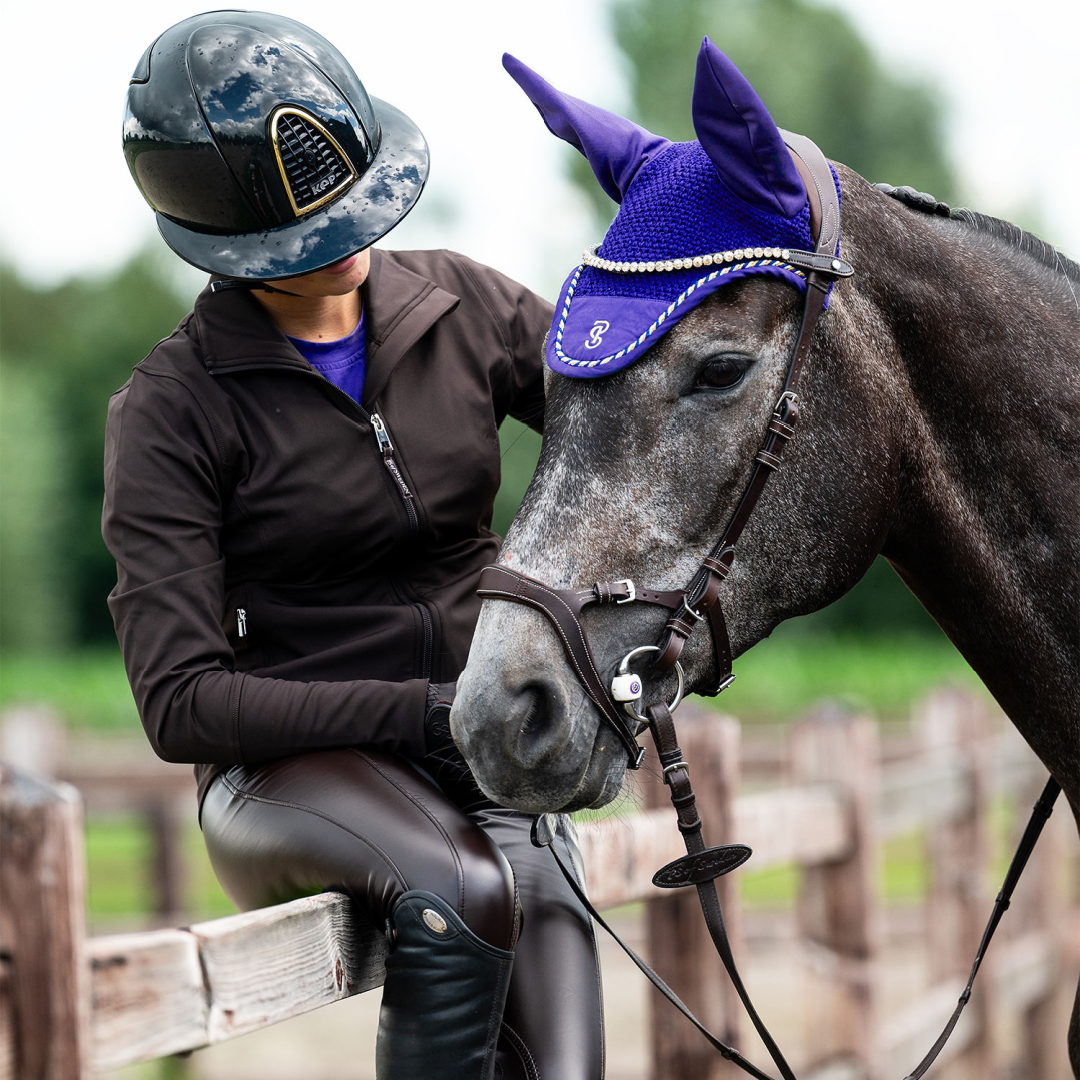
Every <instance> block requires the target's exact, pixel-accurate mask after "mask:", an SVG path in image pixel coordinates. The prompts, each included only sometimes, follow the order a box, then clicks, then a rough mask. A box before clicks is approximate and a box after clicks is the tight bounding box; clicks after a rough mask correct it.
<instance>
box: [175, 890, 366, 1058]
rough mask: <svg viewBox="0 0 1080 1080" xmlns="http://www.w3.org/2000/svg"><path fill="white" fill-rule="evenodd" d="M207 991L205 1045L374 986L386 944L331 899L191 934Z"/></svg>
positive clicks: (342, 901)
mask: <svg viewBox="0 0 1080 1080" xmlns="http://www.w3.org/2000/svg"><path fill="white" fill-rule="evenodd" d="M191 933H192V934H194V935H195V937H196V938H197V939H198V942H199V950H200V955H201V957H202V964H203V970H204V971H205V973H206V980H207V984H208V993H209V1003H210V1016H209V1021H208V1025H207V1031H208V1038H209V1041H210V1042H211V1043H215V1042H220V1041H222V1040H224V1039H231V1038H233V1037H235V1036H237V1035H242V1034H244V1033H245V1032H248V1031H256V1030H257V1029H259V1028H261V1027H266V1026H267V1025H269V1024H276V1023H278V1022H279V1021H281V1020H287V1019H288V1018H289V1017H291V1016H298V1015H299V1014H300V1013H303V1012H308V1011H309V1010H311V1009H317V1008H319V1007H320V1006H321V1005H328V1004H330V1002H332V1001H338V1000H339V999H341V998H345V997H351V996H352V995H353V994H358V993H361V992H362V991H364V990H370V989H372V988H373V987H375V986H380V985H381V984H382V982H383V980H384V979H385V961H386V952H387V950H386V938H385V935H384V934H383V932H382V929H381V928H378V929H377V928H375V927H373V926H370V925H364V923H363V922H362V921H361V919H360V917H359V916H358V914H357V912H356V911H355V909H354V908H353V906H352V905H351V904H350V903H349V902H348V900H347V899H346V898H345V897H343V896H341V895H339V894H335V893H323V894H322V895H321V896H312V897H307V898H305V899H302V900H294V901H293V902H292V903H290V904H281V905H279V906H278V907H273V908H264V909H262V910H261V911H249V912H246V913H245V914H242V915H233V916H230V917H229V918H226V919H217V920H215V921H214V922H206V923H199V924H197V925H195V926H193V927H191Z"/></svg>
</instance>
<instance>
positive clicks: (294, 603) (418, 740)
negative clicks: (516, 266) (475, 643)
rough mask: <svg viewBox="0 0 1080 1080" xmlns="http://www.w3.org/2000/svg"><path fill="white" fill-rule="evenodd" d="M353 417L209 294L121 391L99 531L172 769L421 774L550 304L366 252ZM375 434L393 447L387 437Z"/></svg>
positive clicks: (529, 405) (457, 268) (251, 317)
mask: <svg viewBox="0 0 1080 1080" xmlns="http://www.w3.org/2000/svg"><path fill="white" fill-rule="evenodd" d="M363 299H364V308H365V320H366V325H367V349H368V353H367V357H368V359H367V375H366V380H365V385H364V390H363V400H362V407H361V406H358V405H356V404H355V403H354V402H353V401H352V400H351V399H350V398H349V397H348V395H346V394H345V393H343V392H342V391H340V390H338V389H337V388H336V387H335V386H333V385H332V384H331V383H329V382H327V381H326V380H325V379H323V378H322V376H320V375H318V374H317V373H316V372H315V371H314V369H313V368H312V367H311V366H310V365H309V364H308V363H307V361H306V360H305V359H304V358H303V357H302V356H301V355H300V354H299V353H298V352H297V351H296V349H295V348H294V347H293V346H292V344H291V342H289V341H288V340H287V339H286V338H285V337H284V335H282V333H281V332H280V331H279V330H278V329H277V328H276V327H275V326H274V324H273V323H272V322H271V320H270V319H269V317H268V316H267V315H266V313H265V312H264V310H263V308H262V307H261V306H260V305H259V304H258V302H257V301H255V300H254V299H253V298H252V297H251V296H250V295H249V294H248V293H246V292H242V291H239V290H230V291H225V292H220V293H211V292H210V291H209V289H207V290H205V291H204V292H203V293H202V294H201V295H200V296H199V297H198V299H197V301H196V303H195V309H194V311H193V312H192V313H191V314H190V315H189V316H188V317H187V318H186V319H185V320H184V321H183V322H182V323H181V325H180V326H179V327H178V328H177V330H176V332H175V333H174V334H173V335H172V336H171V337H169V338H167V339H165V340H164V341H162V342H161V343H159V344H158V345H157V346H156V347H155V348H154V350H153V352H151V353H150V355H149V356H148V357H147V358H146V359H145V360H144V361H143V362H142V363H141V364H139V365H138V366H137V367H136V368H135V369H134V372H133V373H132V377H131V379H130V381H129V382H128V383H127V384H126V385H125V386H123V387H122V388H121V389H120V390H118V391H117V392H116V394H115V395H114V396H113V399H112V402H111V404H110V407H109V419H108V425H107V429H106V440H105V507H104V513H103V518H102V532H103V535H104V537H105V542H106V544H107V545H108V547H109V550H110V551H111V552H112V554H113V556H114V557H115V558H116V566H117V584H116V588H115V589H114V590H113V592H112V594H111V595H110V597H109V605H110V608H111V610H112V615H113V620H114V623H115V625H116V633H117V637H118V638H119V641H120V648H121V651H122V652H123V655H124V663H125V666H126V668H127V674H128V679H129V680H130V682H131V688H132V691H133V693H134V695H135V701H136V703H137V705H138V708H139V714H140V716H141V717H142V721H143V726H144V727H145V729H146V733H147V736H148V737H149V739H150V742H151V743H152V745H153V747H154V749H155V750H156V751H157V753H158V754H159V755H160V756H161V757H163V758H165V759H166V760H169V761H184V762H192V763H195V764H196V775H197V776H198V779H199V797H200V801H201V798H202V795H203V793H204V792H205V790H206V787H207V785H208V783H209V781H210V779H211V778H212V777H213V776H214V775H216V774H217V773H219V772H221V771H222V770H223V769H224V768H226V767H228V766H230V765H234V764H241V763H247V764H251V763H257V762H260V761H267V760H271V759H274V758H279V757H284V756H287V755H290V754H296V753H302V752H303V751H305V750H316V749H325V748H328V747H335V746H350V745H366V746H371V747H375V748H378V749H382V750H389V751H394V752H398V753H403V754H406V755H410V756H422V755H423V753H424V733H423V718H424V712H425V704H426V697H427V688H428V682H429V680H430V681H433V682H446V681H450V680H452V679H456V678H457V676H458V673H459V672H460V671H461V669H462V668H463V667H464V665H465V660H466V658H467V655H468V649H469V643H470V640H471V637H472V632H473V627H474V625H475V622H476V618H477V615H478V614H479V601H478V600H477V598H476V595H475V588H476V580H477V576H478V574H479V572H480V569H481V567H483V566H484V565H486V564H487V563H489V562H492V561H493V560H494V558H495V556H496V554H497V552H498V547H499V538H498V537H497V536H496V535H495V534H494V533H492V532H491V528H490V526H491V514H492V504H493V500H494V497H495V492H496V489H497V488H498V485H499V476H500V470H499V440H498V426H499V424H500V423H501V422H502V420H503V418H504V417H505V416H506V415H507V414H508V413H509V414H510V415H513V416H516V417H518V418H520V419H522V420H524V421H525V422H526V423H528V424H530V425H531V426H533V427H534V428H536V429H537V430H540V429H541V426H542V417H543V407H544V398H543V375H542V359H541V356H542V343H543V335H544V333H545V331H546V329H547V327H548V326H549V325H550V321H551V313H552V309H551V306H550V305H549V304H547V303H546V302H545V301H543V300H541V299H540V298H539V297H537V296H535V295H534V294H533V293H531V292H529V291H528V290H527V289H525V288H524V287H523V286H521V285H518V284H516V283H515V282H513V281H511V280H509V279H508V278H506V277H504V276H503V275H501V274H499V273H497V272H496V271H494V270H491V269H490V268H488V267H484V266H480V265H479V264H477V263H474V262H472V261H471V260H469V259H466V258H465V257H463V256H461V255H457V254H454V253H451V252H445V251H408V252H389V251H378V250H373V251H372V261H371V272H370V275H369V277H368V279H367V281H366V283H365V284H364V286H363ZM380 428H381V430H379V429H380Z"/></svg>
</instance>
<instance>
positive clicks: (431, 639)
mask: <svg viewBox="0 0 1080 1080" xmlns="http://www.w3.org/2000/svg"><path fill="white" fill-rule="evenodd" d="M263 370H266V365H265V364H250V365H245V366H244V367H242V368H232V369H230V371H229V372H226V373H225V374H231V373H232V372H239V371H263ZM210 374H211V375H216V374H218V373H217V372H216V371H211V372H210ZM291 374H294V375H302V376H305V377H308V378H312V379H318V380H319V381H320V382H323V383H326V387H329V389H330V390H332V391H333V392H334V394H335V396H337V397H338V398H340V399H341V400H342V403H343V404H345V405H346V407H347V408H348V409H349V411H350V412H353V413H357V414H359V415H360V416H361V417H362V416H363V415H364V414H363V411H362V410H361V409H360V407H359V406H358V405H357V404H356V402H355V401H354V400H353V399H352V398H351V397H349V395H348V394H346V393H345V391H344V390H342V389H341V388H340V387H338V386H335V385H334V384H333V383H332V382H328V381H327V380H326V379H324V378H323V377H322V376H321V375H319V374H317V373H316V372H314V371H311V372H308V371H295V370H294V371H292V372H291ZM324 389H325V387H324ZM368 421H369V423H370V424H371V427H372V430H373V431H374V432H375V442H376V444H377V447H378V450H379V456H380V457H381V458H382V461H383V464H384V465H385V466H386V469H387V471H388V472H389V473H390V475H391V476H392V477H393V479H394V486H395V487H396V488H397V490H398V493H399V494H400V495H401V501H402V503H404V505H405V517H406V518H407V519H408V522H409V536H410V537H411V538H413V539H415V538H416V537H417V535H418V534H419V532H420V519H419V517H418V516H417V512H416V500H415V496H414V495H413V493H412V491H410V490H409V485H408V484H406V483H405V477H404V476H402V475H401V470H400V469H399V468H398V463H397V462H396V461H395V460H394V444H393V442H391V440H390V432H389V431H388V430H387V427H386V424H385V422H384V421H383V418H382V417H381V416H380V415H379V414H378V413H377V412H373V413H372V414H371V415H370V416H369V417H368ZM391 580H392V581H393V580H394V579H391ZM394 591H395V592H397V593H398V598H399V599H400V601H401V602H402V603H403V604H409V605H410V606H411V607H414V608H416V610H417V611H419V612H420V621H421V622H422V623H423V627H424V650H423V655H422V657H421V677H422V678H425V679H430V678H431V669H432V663H433V659H434V653H435V628H434V626H433V625H432V622H431V612H430V611H428V609H427V605H426V604H425V603H423V601H417V600H410V599H408V597H406V596H403V595H402V594H401V589H400V588H399V586H398V583H397V582H396V581H394ZM236 614H237V624H238V625H237V629H238V630H239V631H240V633H239V636H240V637H246V636H247V612H246V611H245V612H243V617H242V618H243V621H242V622H241V612H240V610H239V609H238V610H237V613H236ZM241 627H242V629H241Z"/></svg>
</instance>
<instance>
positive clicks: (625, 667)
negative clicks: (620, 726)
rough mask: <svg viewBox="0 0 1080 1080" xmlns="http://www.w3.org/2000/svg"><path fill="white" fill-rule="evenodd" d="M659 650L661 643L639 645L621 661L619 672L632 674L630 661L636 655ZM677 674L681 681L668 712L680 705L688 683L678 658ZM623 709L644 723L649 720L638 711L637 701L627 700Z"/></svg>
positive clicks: (676, 664)
mask: <svg viewBox="0 0 1080 1080" xmlns="http://www.w3.org/2000/svg"><path fill="white" fill-rule="evenodd" d="M659 651H660V646H659V645H639V646H638V647H637V648H636V649H631V650H630V651H629V652H628V653H627V654H626V655H625V656H624V657H623V658H622V659H621V660H620V661H619V674H620V675H629V674H630V661H631V660H633V659H634V657H635V656H641V655H642V654H643V653H658V652H659ZM675 675H676V677H677V678H678V680H679V682H678V685H677V686H676V687H675V697H673V698H672V699H671V702H670V703H669V705H668V712H674V711H675V710H676V709H677V708H678V707H679V703H680V702H681V701H682V699H683V689H684V687H685V685H686V679H685V678H684V676H683V669H682V664H680V663H679V662H678V660H676V661H675ZM623 711H624V712H625V713H626V714H627V715H628V716H632V717H633V718H634V719H635V720H637V721H639V722H640V723H642V724H647V723H648V722H649V718H648V717H647V716H645V715H644V714H643V713H641V712H640V711H638V709H637V702H636V701H627V702H625V703H624V704H623Z"/></svg>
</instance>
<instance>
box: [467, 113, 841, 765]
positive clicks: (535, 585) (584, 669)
mask: <svg viewBox="0 0 1080 1080" xmlns="http://www.w3.org/2000/svg"><path fill="white" fill-rule="evenodd" d="M783 135H784V138H785V140H786V142H787V144H788V147H789V149H790V151H791V155H792V158H793V160H794V161H795V163H796V166H797V167H798V169H799V172H800V175H802V177H803V181H804V183H805V184H806V189H807V192H808V195H809V201H810V218H811V229H812V232H813V233H816V243H815V250H814V251H812V252H811V251H792V250H788V251H787V252H786V253H785V261H787V262H788V263H790V264H791V265H792V266H795V267H798V268H799V269H800V270H803V271H805V272H806V293H805V299H804V303H803V312H802V324H801V327H800V329H799V336H798V338H797V340H796V342H795V346H794V348H793V349H792V351H791V357H790V359H789V361H788V367H787V377H786V378H785V380H784V386H783V389H782V391H781V393H780V396H779V398H778V399H777V401H776V405H775V406H774V408H773V411H772V415H771V416H770V417H769V420H768V424H767V428H766V432H765V438H764V441H763V443H762V446H761V449H760V450H758V452H757V454H756V455H755V456H754V469H753V472H752V473H751V475H750V480H749V482H748V483H747V485H746V489H745V490H744V491H743V494H742V498H741V499H740V500H739V503H738V505H737V506H736V508H735V512H734V514H733V515H732V517H731V520H730V521H729V522H728V524H727V528H725V529H724V532H723V534H722V535H721V537H720V539H719V540H718V541H717V542H716V544H715V545H714V546H713V549H712V550H711V551H710V552H709V554H708V555H707V556H706V557H705V558H704V559H703V560H702V563H701V566H700V567H699V568H698V570H697V571H696V573H695V574H694V576H693V577H692V578H691V580H690V582H689V583H688V584H687V586H686V587H685V588H684V589H681V590H666V589H647V588H639V587H637V586H635V585H634V583H633V581H631V580H630V579H629V578H624V579H622V580H621V581H603V582H597V583H596V584H595V585H592V586H590V587H587V588H582V589H553V588H551V587H550V586H548V585H545V584H544V583H543V582H540V581H537V580H536V579H535V578H531V577H528V576H526V575H525V574H520V573H518V572H517V571H516V570H511V569H510V568H509V567H507V566H488V567H485V568H484V570H483V571H482V572H481V574H480V587H479V589H478V590H477V592H478V594H479V595H480V596H482V597H484V598H485V599H499V600H512V601H515V602H516V603H519V604H526V605H527V606H529V607H531V608H534V609H535V610H537V611H539V612H540V613H541V614H542V615H544V617H545V618H546V619H547V620H548V622H549V623H551V625H552V627H553V628H554V629H555V632H556V634H557V635H558V637H559V640H560V642H561V643H562V646H563V650H564V652H565V653H566V656H567V659H568V660H569V662H570V666H571V667H572V668H573V669H574V671H575V673H576V674H577V677H578V679H579V681H580V682H581V684H582V685H583V686H584V688H585V692H586V693H587V694H588V696H589V698H590V699H591V700H592V701H593V703H594V704H595V705H596V707H597V708H598V709H599V710H600V713H601V715H602V716H603V718H604V720H605V721H606V722H607V723H608V724H610V725H611V727H612V728H613V729H614V730H615V733H616V734H617V735H618V737H619V739H620V740H621V741H622V743H623V745H624V746H625V747H626V751H627V753H628V755H629V758H630V768H631V769H636V768H638V767H639V766H640V765H641V759H642V755H643V754H644V753H645V751H644V748H643V747H642V746H641V745H640V744H639V743H638V741H637V731H638V730H639V728H640V724H641V723H642V722H644V721H645V717H644V716H643V715H642V714H641V713H640V711H639V710H638V709H637V707H636V705H635V702H636V701H637V700H638V698H639V696H640V687H639V688H638V692H637V695H636V696H623V695H620V696H619V698H618V700H616V698H615V697H614V696H613V694H612V692H611V687H610V686H609V684H607V683H606V682H605V680H604V679H603V678H602V677H601V674H600V671H599V669H598V667H597V664H596V660H595V658H594V656H593V652H592V649H591V648H590V647H589V641H588V638H587V636H586V634H585V630H584V628H583V627H582V625H581V618H580V616H581V612H582V610H583V609H584V608H585V607H587V606H589V605H590V604H627V603H635V602H637V603H647V604H655V605H658V606H660V607H663V608H667V609H668V610H669V611H670V612H671V614H670V615H669V616H668V620H667V623H666V625H665V626H664V630H663V632H662V634H661V636H660V639H659V640H658V641H657V643H656V644H655V645H653V646H640V647H639V648H638V649H635V650H633V651H632V652H631V653H628V654H627V657H626V658H624V662H623V664H622V665H620V671H621V673H622V674H626V673H628V660H629V658H630V657H632V656H633V655H634V654H638V653H641V652H646V651H648V652H655V653H656V657H655V659H654V660H653V663H652V667H653V670H654V671H656V672H658V673H659V674H666V673H667V672H669V671H672V670H675V671H676V672H677V674H678V676H679V686H680V689H679V692H678V694H677V695H676V698H675V701H674V702H673V703H672V704H671V705H670V706H669V709H670V710H673V709H674V707H675V705H677V704H678V701H679V700H680V698H681V693H682V668H681V666H680V665H679V657H680V655H681V654H682V650H683V646H684V645H685V644H686V642H687V640H688V638H689V637H690V635H691V634H692V633H693V631H694V628H695V627H696V626H697V624H698V623H699V622H702V621H703V620H706V619H707V620H708V623H709V628H710V630H711V631H712V642H713V650H714V653H715V658H716V671H717V677H716V682H715V684H714V685H713V687H712V689H711V690H708V691H705V692H706V693H710V694H718V693H720V691H722V690H724V689H726V688H727V687H728V686H730V685H731V683H732V681H733V680H734V678H735V676H734V675H733V674H732V671H731V643H730V640H729V638H728V631H727V623H726V621H725V619H724V612H723V608H722V607H721V604H720V589H721V586H722V585H723V583H724V579H725V578H726V577H727V575H728V573H729V572H730V570H731V564H732V562H733V560H734V558H735V544H736V543H737V542H738V539H739V537H740V536H741V535H742V532H743V529H744V528H745V527H746V523H747V521H748V520H749V518H750V515H751V514H752V513H753V511H754V508H755V507H756V506H757V503H758V500H759V499H760V498H761V494H762V492H763V491H764V489H765V485H766V483H768V480H769V477H770V476H771V475H772V474H773V473H774V472H775V471H776V470H777V469H778V468H779V467H780V459H781V455H782V454H783V452H784V447H785V446H786V445H787V444H788V442H789V441H790V440H791V438H792V437H793V436H794V434H795V425H796V423H797V421H798V418H799V392H798V391H799V381H800V379H801V377H802V372H803V368H804V366H805V363H806V356H807V353H808V352H809V349H810V342H811V340H812V339H813V336H814V329H815V327H816V326H817V321H818V317H819V316H820V314H821V311H822V309H823V307H824V304H825V298H826V296H828V293H829V288H830V286H831V284H832V282H834V281H836V280H838V279H840V278H846V277H850V276H851V275H852V274H853V273H854V270H853V269H852V267H851V265H850V264H849V263H847V262H845V261H844V260H843V259H841V258H839V257H838V256H837V254H836V251H837V241H838V240H839V236H840V199H839V196H838V194H837V191H836V184H835V182H834V180H833V174H832V170H831V169H830V168H829V164H828V162H827V161H826V160H825V156H824V155H823V154H822V152H821V151H820V150H819V149H818V148H817V146H815V145H814V143H812V142H811V141H810V140H809V139H807V138H804V137H803V136H801V135H793V134H791V133H790V132H784V133H783ZM616 685H617V686H618V685H619V684H618V683H617V684H616ZM628 720H633V721H636V723H635V724H634V726H631V723H630V722H628Z"/></svg>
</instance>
